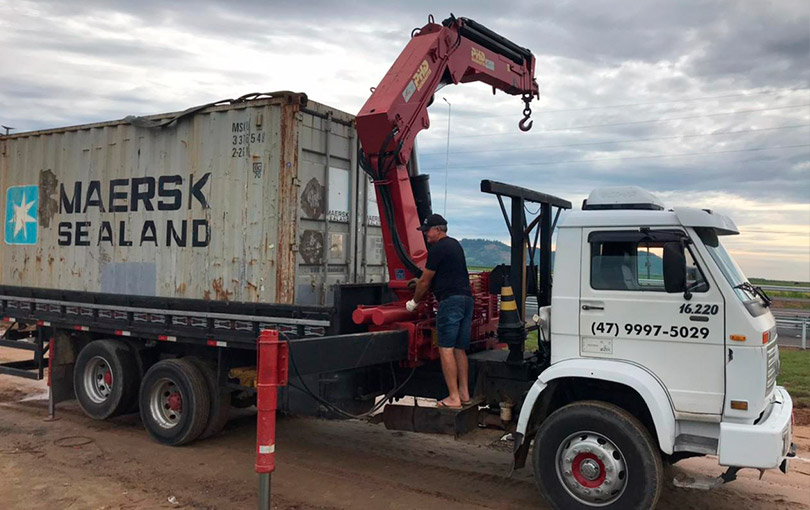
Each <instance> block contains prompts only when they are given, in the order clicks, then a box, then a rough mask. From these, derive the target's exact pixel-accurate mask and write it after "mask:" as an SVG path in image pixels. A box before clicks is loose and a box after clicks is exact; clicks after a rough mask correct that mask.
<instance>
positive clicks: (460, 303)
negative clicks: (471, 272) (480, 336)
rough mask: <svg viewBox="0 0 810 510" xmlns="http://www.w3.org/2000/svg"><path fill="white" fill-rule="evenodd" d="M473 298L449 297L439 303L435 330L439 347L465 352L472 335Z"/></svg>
mask: <svg viewBox="0 0 810 510" xmlns="http://www.w3.org/2000/svg"><path fill="white" fill-rule="evenodd" d="M472 317H473V298H471V297H470V296H449V297H446V298H444V299H442V300H441V301H439V311H438V313H437V314H436V330H437V332H438V333H439V342H438V343H439V347H446V348H451V349H452V348H455V349H462V350H467V349H469V347H470V334H471V333H472Z"/></svg>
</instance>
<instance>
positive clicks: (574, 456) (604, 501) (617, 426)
mask: <svg viewBox="0 0 810 510" xmlns="http://www.w3.org/2000/svg"><path fill="white" fill-rule="evenodd" d="M532 461H533V467H534V477H535V481H536V483H537V487H538V489H539V490H540V493H541V494H542V495H543V496H544V497H545V498H546V499H547V500H548V501H549V503H551V506H552V507H554V508H555V509H558V510H560V509H585V508H592V507H594V506H599V507H602V508H614V509H624V508H639V509H651V508H653V507H655V504H656V502H657V501H658V497H659V496H660V494H661V489H662V487H663V471H664V468H663V462H662V461H661V455H660V454H659V452H658V447H657V446H656V444H655V442H654V441H653V439H652V437H650V434H649V432H648V431H647V429H646V428H645V427H644V425H642V424H641V422H639V421H638V419H636V418H635V417H634V416H633V415H631V414H630V413H628V412H627V411H625V410H624V409H622V408H620V407H617V406H615V405H612V404H607V403H604V402H596V401H586V402H576V403H573V404H569V405H567V406H565V407H563V408H561V409H558V410H557V411H555V412H554V413H553V414H552V415H551V416H549V417H548V418H547V419H546V420H545V421H544V422H543V424H542V425H541V426H540V430H539V431H538V432H537V436H536V437H535V441H534V452H533V456H532Z"/></svg>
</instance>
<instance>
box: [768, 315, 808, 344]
mask: <svg viewBox="0 0 810 510" xmlns="http://www.w3.org/2000/svg"><path fill="white" fill-rule="evenodd" d="M774 318H775V319H776V325H777V326H783V327H785V326H788V327H790V326H798V327H801V328H802V349H807V329H808V325H810V316H805V317H801V316H797V315H789V316H784V315H782V316H779V315H776V314H774Z"/></svg>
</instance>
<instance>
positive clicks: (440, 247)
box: [425, 237, 472, 301]
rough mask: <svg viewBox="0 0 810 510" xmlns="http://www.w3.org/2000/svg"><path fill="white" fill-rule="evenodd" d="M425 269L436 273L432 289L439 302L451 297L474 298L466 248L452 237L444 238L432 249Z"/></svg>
mask: <svg viewBox="0 0 810 510" xmlns="http://www.w3.org/2000/svg"><path fill="white" fill-rule="evenodd" d="M425 269H430V270H431V271H436V275H435V276H433V281H432V282H431V289H432V290H433V295H434V296H436V299H438V300H439V301H441V300H443V299H445V298H447V297H450V296H472V293H471V292H470V275H469V273H467V259H466V258H465V257H464V248H462V247H461V244H459V242H458V241H456V240H455V239H453V238H452V237H443V238H441V239H440V240H439V241H438V242H437V243H436V244H434V245H433V246H431V247H430V250H429V251H428V258H427V263H425Z"/></svg>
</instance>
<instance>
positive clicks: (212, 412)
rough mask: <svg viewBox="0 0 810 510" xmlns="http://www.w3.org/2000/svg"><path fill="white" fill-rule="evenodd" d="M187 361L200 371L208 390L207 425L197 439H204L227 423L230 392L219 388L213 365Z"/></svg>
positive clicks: (214, 433) (202, 361)
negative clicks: (209, 404)
mask: <svg viewBox="0 0 810 510" xmlns="http://www.w3.org/2000/svg"><path fill="white" fill-rule="evenodd" d="M187 359H188V360H189V361H191V362H192V363H194V364H195V365H196V366H197V368H199V369H200V371H201V372H202V374H203V376H204V377H205V383H206V387H207V388H208V396H209V399H210V402H211V406H210V407H209V410H208V423H207V424H206V426H205V429H204V430H203V431H202V434H200V437H199V438H198V439H206V438H209V437H211V436H215V435H217V434H219V433H220V432H222V429H223V428H224V427H225V424H226V423H228V416H229V415H230V413H231V392H230V391H228V390H227V389H226V388H220V386H219V381H218V380H217V369H216V365H215V364H213V363H210V362H208V361H205V360H202V359H200V358H196V357H189V358H187Z"/></svg>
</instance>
